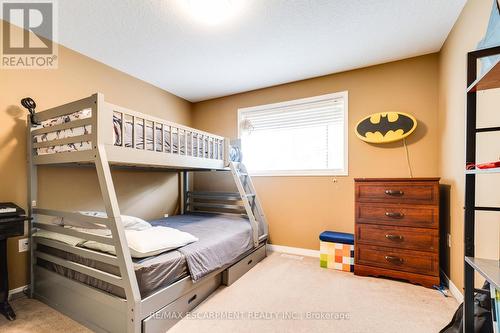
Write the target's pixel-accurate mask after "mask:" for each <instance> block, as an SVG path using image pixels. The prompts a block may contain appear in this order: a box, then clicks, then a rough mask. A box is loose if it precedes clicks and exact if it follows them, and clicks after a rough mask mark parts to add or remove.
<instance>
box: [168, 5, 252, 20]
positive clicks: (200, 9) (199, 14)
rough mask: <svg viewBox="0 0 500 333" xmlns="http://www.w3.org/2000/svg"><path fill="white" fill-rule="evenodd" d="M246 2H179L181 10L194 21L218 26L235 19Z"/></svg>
mask: <svg viewBox="0 0 500 333" xmlns="http://www.w3.org/2000/svg"><path fill="white" fill-rule="evenodd" d="M245 2H246V1H245V0H177V3H178V5H179V7H180V8H182V9H183V11H184V12H186V14H188V15H189V16H191V17H192V18H193V19H194V20H196V21H198V22H201V23H203V24H206V25H218V24H221V23H224V22H228V21H229V20H231V19H233V18H235V17H236V16H238V14H240V13H241V12H242V10H243V8H244V7H245V6H244V5H245Z"/></svg>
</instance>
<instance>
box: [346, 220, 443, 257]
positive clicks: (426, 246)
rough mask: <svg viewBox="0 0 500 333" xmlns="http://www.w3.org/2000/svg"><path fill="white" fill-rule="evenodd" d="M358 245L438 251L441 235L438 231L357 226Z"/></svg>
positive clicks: (370, 225) (369, 225) (368, 225)
mask: <svg viewBox="0 0 500 333" xmlns="http://www.w3.org/2000/svg"><path fill="white" fill-rule="evenodd" d="M356 242H358V244H361V243H362V244H368V245H379V246H388V247H397V248H401V249H409V250H418V251H429V252H433V251H437V249H438V247H439V235H438V231H437V230H436V229H422V228H409V227H394V226H383V225H373V224H361V223H360V224H356Z"/></svg>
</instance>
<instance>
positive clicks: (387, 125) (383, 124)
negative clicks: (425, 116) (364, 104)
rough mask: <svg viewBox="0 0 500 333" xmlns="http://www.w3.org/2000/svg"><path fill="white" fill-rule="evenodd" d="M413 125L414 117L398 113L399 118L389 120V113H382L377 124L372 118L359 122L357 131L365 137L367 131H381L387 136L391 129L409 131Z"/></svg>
mask: <svg viewBox="0 0 500 333" xmlns="http://www.w3.org/2000/svg"><path fill="white" fill-rule="evenodd" d="M413 125H414V123H413V119H411V118H410V117H407V116H405V115H403V114H399V113H398V119H397V120H396V121H393V122H391V121H389V119H388V115H385V116H382V115H381V116H380V122H378V123H376V124H374V123H372V122H371V121H370V118H366V119H365V120H363V121H362V122H360V123H359V125H358V128H357V131H358V133H359V134H360V135H362V136H364V137H366V133H368V132H371V133H375V132H380V133H381V134H382V136H385V135H386V134H387V132H389V131H397V130H403V133H407V132H408V131H410V130H411V129H412V128H413Z"/></svg>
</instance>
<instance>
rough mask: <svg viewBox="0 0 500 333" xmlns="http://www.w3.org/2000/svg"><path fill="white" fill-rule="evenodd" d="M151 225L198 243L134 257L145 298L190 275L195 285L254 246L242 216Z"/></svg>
mask: <svg viewBox="0 0 500 333" xmlns="http://www.w3.org/2000/svg"><path fill="white" fill-rule="evenodd" d="M151 224H152V225H153V226H166V227H171V228H176V229H179V230H181V231H185V232H189V233H190V234H192V235H194V236H196V237H197V238H198V239H199V241H197V242H194V243H191V244H188V245H186V246H183V247H181V248H179V249H177V250H172V251H168V252H164V253H162V254H159V255H156V256H152V257H148V258H143V259H134V258H133V264H134V270H135V274H136V277H137V283H138V286H139V290H140V293H141V296H142V298H144V297H147V296H148V295H151V294H152V293H153V292H155V291H156V290H159V289H161V288H165V287H167V286H168V285H170V284H172V283H174V282H176V281H178V280H180V279H182V278H184V277H186V276H189V275H191V278H192V279H193V281H194V282H196V281H198V280H199V279H201V278H203V277H204V276H206V275H208V274H210V273H211V272H213V271H215V270H217V269H220V268H222V267H224V266H228V265H230V264H232V263H234V262H235V261H237V259H238V258H239V257H241V256H242V255H243V254H244V253H246V252H247V251H248V250H250V249H251V248H252V246H253V243H252V237H251V235H252V229H251V226H250V223H249V222H248V220H247V219H245V218H243V217H239V216H233V215H224V214H210V213H206V214H205V213H204V214H201V213H196V214H185V215H176V216H171V217H168V218H164V219H160V220H155V221H151ZM37 251H40V252H45V253H48V254H51V255H54V256H57V257H60V258H64V259H67V260H71V261H73V262H76V263H80V264H83V265H86V266H89V267H92V268H96V269H99V270H102V271H104V272H107V273H111V274H114V275H119V270H118V267H116V266H112V265H109V264H105V263H102V262H99V261H96V260H93V259H88V258H84V257H82V256H79V255H76V254H73V253H69V252H66V251H62V250H59V249H55V248H52V247H49V246H45V245H42V244H38V245H37ZM37 265H39V266H41V267H43V268H46V269H48V270H51V271H54V272H56V273H58V274H61V275H64V276H66V277H67V278H70V279H73V280H76V281H78V282H81V283H84V284H87V285H89V286H92V287H94V288H97V289H100V290H103V291H106V292H108V293H111V294H113V295H116V296H119V297H122V298H124V297H125V292H124V290H123V289H122V288H120V287H117V286H114V285H112V284H110V283H107V282H105V281H101V280H99V279H96V278H94V277H91V276H88V275H86V274H82V273H80V272H76V271H74V270H71V269H68V268H66V267H63V266H61V265H57V264H55V263H52V262H49V261H46V260H43V259H41V258H38V259H37Z"/></svg>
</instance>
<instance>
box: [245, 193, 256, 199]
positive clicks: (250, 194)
mask: <svg viewBox="0 0 500 333" xmlns="http://www.w3.org/2000/svg"><path fill="white" fill-rule="evenodd" d="M245 196H246V197H247V198H254V197H255V193H249V194H245Z"/></svg>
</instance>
